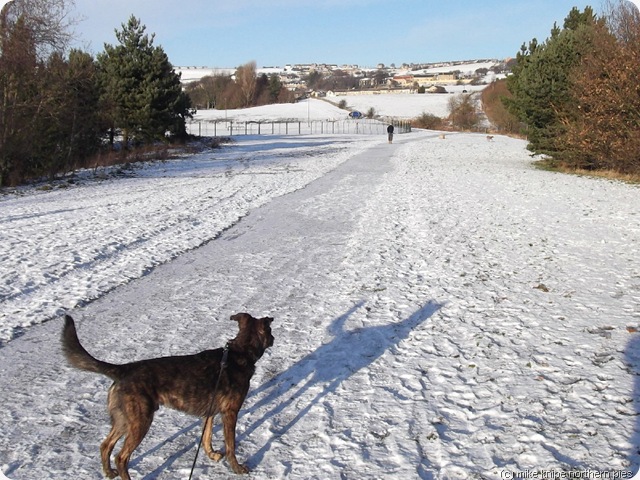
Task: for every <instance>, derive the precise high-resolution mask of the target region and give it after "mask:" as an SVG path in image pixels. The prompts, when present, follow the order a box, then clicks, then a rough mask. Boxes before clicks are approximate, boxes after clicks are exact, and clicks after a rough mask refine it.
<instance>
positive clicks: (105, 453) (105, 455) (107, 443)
mask: <svg viewBox="0 0 640 480" xmlns="http://www.w3.org/2000/svg"><path fill="white" fill-rule="evenodd" d="M124 434H125V430H124V429H123V430H120V429H119V428H118V425H116V424H115V423H114V425H113V426H112V427H111V431H110V432H109V435H107V438H105V439H104V442H102V445H100V457H101V458H102V470H104V474H105V475H106V477H107V478H116V477H117V476H118V472H117V471H116V470H114V469H113V468H112V467H111V452H113V447H115V446H116V443H118V440H120V438H121V437H122V435H124Z"/></svg>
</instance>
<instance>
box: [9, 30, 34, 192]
mask: <svg viewBox="0 0 640 480" xmlns="http://www.w3.org/2000/svg"><path fill="white" fill-rule="evenodd" d="M2 23H3V25H2V31H1V32H0V33H1V34H2V38H1V39H0V41H1V42H2V44H1V48H0V94H1V95H2V96H1V97H0V102H1V104H0V186H5V185H15V184H17V183H20V182H22V181H23V180H24V179H25V178H26V177H28V176H29V174H30V170H31V167H30V163H31V158H32V146H33V144H32V139H33V137H34V134H35V133H36V132H35V130H34V128H33V119H34V118H35V116H36V114H37V102H36V101H35V98H36V96H37V94H38V86H37V83H36V75H37V72H38V60H37V54H36V42H35V38H34V36H33V33H32V31H31V30H30V29H29V28H28V26H27V24H26V22H25V19H24V18H21V19H18V21H16V23H15V24H13V25H7V24H6V23H5V22H4V19H3V22H2Z"/></svg>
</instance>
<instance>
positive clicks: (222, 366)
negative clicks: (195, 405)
mask: <svg viewBox="0 0 640 480" xmlns="http://www.w3.org/2000/svg"><path fill="white" fill-rule="evenodd" d="M228 357H229V342H227V344H226V345H225V346H224V350H223V351H222V360H221V361H220V372H219V373H218V379H217V380H216V386H215V388H214V389H213V394H212V395H211V403H210V404H209V410H208V412H207V413H208V415H207V416H206V417H205V418H209V417H210V416H211V415H212V414H213V407H214V404H215V399H216V392H217V391H218V386H219V385H220V378H221V377H222V371H223V370H224V369H225V368H226V366H227V358H228ZM211 421H212V422H213V419H211ZM211 428H212V429H213V425H211ZM203 438H204V426H203V428H202V433H201V434H200V441H199V442H198V448H197V449H196V456H195V457H194V459H193V464H192V465H191V472H190V473H189V480H191V478H192V477H193V470H194V469H195V468H196V461H197V460H198V454H199V453H200V446H201V445H202V439H203Z"/></svg>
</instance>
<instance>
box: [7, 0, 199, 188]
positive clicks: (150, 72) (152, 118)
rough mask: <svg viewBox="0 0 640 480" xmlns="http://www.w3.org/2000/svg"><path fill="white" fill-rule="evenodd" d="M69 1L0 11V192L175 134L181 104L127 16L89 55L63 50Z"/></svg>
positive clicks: (159, 58) (22, 2) (181, 126)
mask: <svg viewBox="0 0 640 480" xmlns="http://www.w3.org/2000/svg"><path fill="white" fill-rule="evenodd" d="M71 2H72V0H14V1H13V2H11V3H9V4H7V5H6V6H5V8H4V9H3V10H2V13H1V14H0V92H2V96H1V97H0V98H1V100H0V102H1V103H0V186H7V185H16V184H19V183H22V182H24V181H27V180H30V179H36V178H41V177H44V176H48V177H53V176H55V175H57V174H60V173H65V172H69V171H72V170H74V169H76V168H80V167H84V166H87V165H88V162H89V160H90V159H91V157H92V156H94V155H96V154H97V153H98V152H99V151H100V150H101V149H104V148H114V147H115V146H116V142H117V144H118V146H122V147H123V148H124V149H127V148H130V147H131V146H136V145H141V144H145V143H152V142H158V141H168V140H170V139H174V138H184V136H185V134H186V130H185V120H186V118H187V117H188V116H189V107H190V104H189V98H188V97H187V96H186V95H185V94H184V93H183V92H182V87H181V84H180V77H179V75H177V74H176V73H175V71H174V69H173V67H172V66H171V64H170V63H169V60H168V58H167V56H166V54H165V53H164V51H163V50H162V48H161V47H157V46H154V44H153V36H149V35H147V34H145V27H144V26H143V25H141V24H140V21H139V20H137V19H136V18H134V17H131V18H130V19H129V21H128V23H127V24H125V25H122V30H120V31H117V32H116V36H117V39H118V41H119V44H118V45H116V46H112V45H105V51H104V52H103V53H101V54H99V55H98V56H97V58H93V57H92V56H91V55H90V54H88V53H86V52H82V51H80V50H68V48H67V47H68V44H69V43H70V40H71V35H70V34H69V33H68V31H69V29H70V26H71V25H70V24H69V23H65V21H64V20H65V19H67V18H69V7H70V5H72V3H71Z"/></svg>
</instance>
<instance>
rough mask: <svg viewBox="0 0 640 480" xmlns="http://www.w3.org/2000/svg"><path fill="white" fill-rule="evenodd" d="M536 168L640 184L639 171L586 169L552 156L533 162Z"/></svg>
mask: <svg viewBox="0 0 640 480" xmlns="http://www.w3.org/2000/svg"><path fill="white" fill-rule="evenodd" d="M533 164H534V165H535V166H536V168H538V169H540V170H545V171H548V172H558V173H568V174H571V175H578V176H581V177H592V178H601V179H605V180H617V181H620V182H624V183H629V184H633V185H640V174H638V173H620V172H616V171H615V170H585V169H582V168H574V167H570V166H568V165H566V164H565V163H563V162H558V161H556V160H553V159H552V158H545V159H542V160H537V161H535V162H533Z"/></svg>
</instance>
